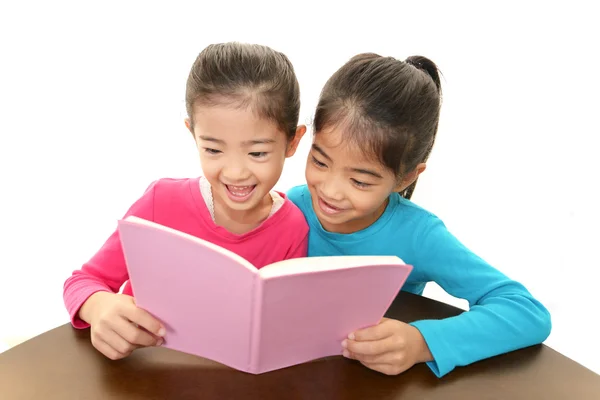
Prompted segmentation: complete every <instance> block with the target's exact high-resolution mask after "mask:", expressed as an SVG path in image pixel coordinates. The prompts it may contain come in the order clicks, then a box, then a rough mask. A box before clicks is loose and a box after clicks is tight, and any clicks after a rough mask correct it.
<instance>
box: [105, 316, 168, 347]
mask: <svg viewBox="0 0 600 400" xmlns="http://www.w3.org/2000/svg"><path fill="white" fill-rule="evenodd" d="M113 328H114V330H115V332H116V333H117V334H118V335H119V336H121V337H122V338H123V339H125V340H126V341H127V342H129V343H131V344H133V345H140V346H144V347H147V346H156V345H160V344H161V343H162V338H159V337H156V336H154V335H152V334H150V333H148V332H147V331H145V330H144V329H141V328H138V327H136V326H135V325H134V324H133V323H131V322H129V321H128V320H126V319H125V318H119V320H118V321H116V322H115V324H114V326H113Z"/></svg>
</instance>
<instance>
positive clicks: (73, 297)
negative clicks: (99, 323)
mask: <svg viewBox="0 0 600 400" xmlns="http://www.w3.org/2000/svg"><path fill="white" fill-rule="evenodd" d="M77 283H79V282H74V284H73V285H72V286H71V287H69V288H68V289H67V290H66V291H65V294H66V295H65V306H66V307H67V312H68V313H69V317H70V318H71V325H73V327H74V328H77V329H85V328H88V327H89V326H90V324H88V323H87V322H85V321H83V320H82V319H81V318H79V309H80V308H81V306H82V305H83V303H85V302H86V300H87V299H88V298H89V297H90V296H91V295H93V294H94V293H96V292H102V291H104V292H110V293H113V292H112V291H111V290H110V288H108V287H107V286H105V285H102V284H100V283H95V282H94V283H92V282H89V281H88V282H85V283H84V282H81V283H80V284H79V285H77Z"/></svg>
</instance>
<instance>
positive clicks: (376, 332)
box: [348, 319, 394, 341]
mask: <svg viewBox="0 0 600 400" xmlns="http://www.w3.org/2000/svg"><path fill="white" fill-rule="evenodd" d="M393 333H394V324H393V322H392V321H390V320H387V319H384V320H382V321H381V322H380V323H379V324H377V325H374V326H371V327H368V328H364V329H360V330H358V331H356V332H353V333H351V334H350V335H348V338H349V339H351V340H358V341H373V340H382V339H385V338H387V337H390V336H392V334H393Z"/></svg>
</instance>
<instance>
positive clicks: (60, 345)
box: [0, 292, 600, 400]
mask: <svg viewBox="0 0 600 400" xmlns="http://www.w3.org/2000/svg"><path fill="white" fill-rule="evenodd" d="M460 312H461V310H459V309H457V308H454V307H451V306H449V305H446V304H443V303H439V302H436V301H433V300H430V299H427V298H424V297H420V296H415V295H412V294H409V293H404V292H402V293H401V294H400V295H399V296H398V298H397V299H396V301H395V302H394V304H393V305H392V306H391V307H390V310H389V312H388V314H387V316H389V317H393V318H398V319H400V320H403V321H405V322H410V321H414V320H416V319H423V318H444V317H448V316H453V315H457V314H459V313H460ZM0 399H2V400H13V399H45V400H52V399H60V400H69V399H78V400H79V399H86V400H87V399H89V400H91V399H102V400H104V399H128V400H132V399H169V400H171V399H173V400H183V399H219V400H226V399H263V400H268V399H390V400H391V399H403V400H409V399H427V400H436V399H444V400H449V399H463V400H468V399H477V400H492V399H510V400H519V399H527V400H535V399H543V400H555V399H573V400H586V399H590V400H592V399H593V400H598V399H600V376H599V375H597V374H595V373H594V372H592V371H590V370H588V369H586V368H584V367H583V366H581V365H579V364H577V363H576V362H574V361H572V360H570V359H568V358H566V357H564V356H562V355H561V354H559V353H557V352H556V351H554V350H552V349H551V348H549V347H546V346H544V345H540V346H533V347H530V348H527V349H523V350H519V351H515V352H512V353H509V354H505V355H502V356H499V357H494V358H491V359H488V360H484V361H481V362H478V363H475V364H473V365H470V366H468V367H463V368H458V369H456V370H454V371H453V372H451V373H450V374H448V375H446V376H445V377H444V378H442V379H438V378H436V377H435V376H434V375H433V373H431V372H430V371H429V369H428V368H427V366H425V365H417V366H415V367H413V368H412V369H410V370H409V371H407V372H405V373H403V374H401V375H398V376H385V375H382V374H379V373H376V372H373V371H371V370H369V369H367V368H365V367H363V366H362V365H360V364H358V363H356V362H353V361H350V360H346V359H344V358H342V357H332V358H327V359H323V360H319V361H315V362H311V363H307V364H303V365H299V366H295V367H291V368H287V369H283V370H278V371H274V372H271V373H267V374H263V375H248V374H245V373H241V372H237V371H235V370H231V369H229V368H227V367H224V366H221V365H219V364H217V363H214V362H211V361H208V360H204V359H201V358H198V357H194V356H191V355H187V354H183V353H179V352H176V351H172V350H169V349H164V348H147V349H141V350H137V351H135V352H134V353H133V354H132V355H131V356H130V357H128V358H126V359H123V360H120V361H111V360H109V359H107V358H105V357H104V356H102V355H101V354H100V353H98V352H97V351H96V350H95V349H94V348H93V347H92V345H91V343H90V338H89V330H83V331H77V330H75V329H73V328H71V326H70V325H64V326H61V327H58V328H56V329H54V330H51V331H49V332H46V333H44V334H42V335H40V336H38V337H35V338H33V339H31V340H29V341H27V342H25V343H23V344H21V345H19V346H16V347H14V348H12V349H10V350H8V351H6V352H5V353H3V354H0Z"/></svg>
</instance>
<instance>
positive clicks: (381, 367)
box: [361, 361, 406, 375]
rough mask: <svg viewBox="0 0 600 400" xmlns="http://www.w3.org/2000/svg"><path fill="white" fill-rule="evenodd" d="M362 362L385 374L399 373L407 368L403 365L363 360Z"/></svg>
mask: <svg viewBox="0 0 600 400" xmlns="http://www.w3.org/2000/svg"><path fill="white" fill-rule="evenodd" d="M361 364H362V365H364V366H365V367H367V368H370V369H372V370H373V371H377V372H381V373H383V374H385V375H398V374H399V373H401V372H404V371H405V370H406V369H404V368H403V367H400V366H397V365H392V364H379V363H364V362H362V361H361Z"/></svg>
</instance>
